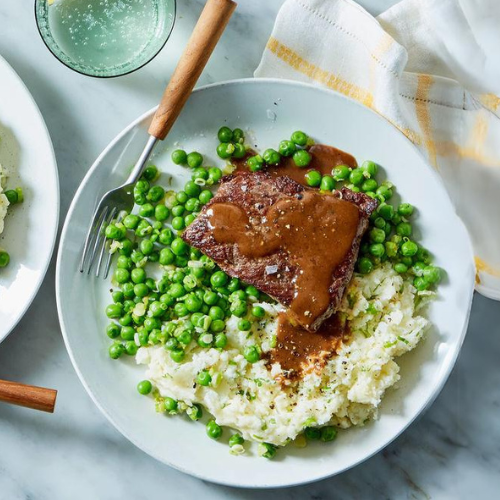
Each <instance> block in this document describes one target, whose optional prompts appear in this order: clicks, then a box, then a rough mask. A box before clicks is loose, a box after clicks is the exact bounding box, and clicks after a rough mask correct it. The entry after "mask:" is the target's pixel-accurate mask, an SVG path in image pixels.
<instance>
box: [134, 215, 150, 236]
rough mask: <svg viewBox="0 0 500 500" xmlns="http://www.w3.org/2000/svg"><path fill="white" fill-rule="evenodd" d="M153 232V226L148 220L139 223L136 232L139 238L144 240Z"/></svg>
mask: <svg viewBox="0 0 500 500" xmlns="http://www.w3.org/2000/svg"><path fill="white" fill-rule="evenodd" d="M152 232H153V226H152V225H151V224H150V223H149V222H148V221H147V220H144V219H143V220H141V222H139V225H138V226H137V228H136V230H135V234H136V235H137V236H139V238H144V237H146V236H147V235H148V234H151V233H152Z"/></svg>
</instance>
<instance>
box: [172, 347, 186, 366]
mask: <svg viewBox="0 0 500 500" xmlns="http://www.w3.org/2000/svg"><path fill="white" fill-rule="evenodd" d="M185 357H186V353H185V352H184V350H183V349H172V350H171V351H170V359H171V360H172V361H174V362H175V363H182V361H183V360H184V358H185Z"/></svg>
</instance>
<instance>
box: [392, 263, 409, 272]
mask: <svg viewBox="0 0 500 500" xmlns="http://www.w3.org/2000/svg"><path fill="white" fill-rule="evenodd" d="M394 271H396V272H397V273H399V274H404V273H407V272H408V266H406V265H405V264H403V263H402V262H398V263H397V264H394Z"/></svg>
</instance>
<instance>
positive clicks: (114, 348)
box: [108, 343, 125, 359]
mask: <svg viewBox="0 0 500 500" xmlns="http://www.w3.org/2000/svg"><path fill="white" fill-rule="evenodd" d="M124 352H125V348H124V347H123V345H122V344H118V343H115V344H112V345H111V346H110V347H109V351H108V353H109V357H110V358H111V359H118V358H119V357H120V356H121V355H122V354H123V353H124Z"/></svg>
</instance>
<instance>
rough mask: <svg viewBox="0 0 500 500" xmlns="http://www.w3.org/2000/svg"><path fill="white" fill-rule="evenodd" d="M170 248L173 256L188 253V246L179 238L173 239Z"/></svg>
mask: <svg viewBox="0 0 500 500" xmlns="http://www.w3.org/2000/svg"><path fill="white" fill-rule="evenodd" d="M170 248H171V249H172V252H174V253H175V255H187V254H188V252H189V245H188V244H187V243H186V242H185V241H184V240H183V239H181V238H175V240H174V241H172V244H171V245H170Z"/></svg>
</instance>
